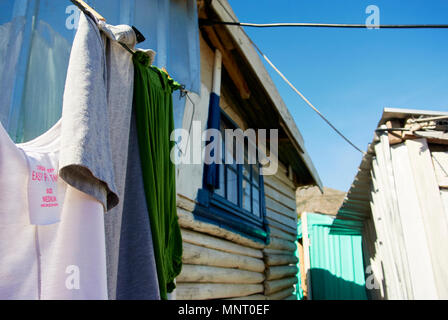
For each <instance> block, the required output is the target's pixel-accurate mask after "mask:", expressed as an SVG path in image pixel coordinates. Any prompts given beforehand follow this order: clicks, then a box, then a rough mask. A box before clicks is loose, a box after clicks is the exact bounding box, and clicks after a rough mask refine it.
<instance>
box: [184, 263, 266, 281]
mask: <svg viewBox="0 0 448 320" xmlns="http://www.w3.org/2000/svg"><path fill="white" fill-rule="evenodd" d="M264 279H265V276H264V275H263V273H260V272H253V271H246V270H238V269H231V268H221V267H213V266H202V265H191V264H184V265H183V266H182V272H181V273H180V275H179V276H178V277H177V278H176V283H180V282H193V283H197V282H205V283H239V284H243V283H248V284H250V283H262V282H263V281H264Z"/></svg>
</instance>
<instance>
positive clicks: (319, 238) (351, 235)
mask: <svg viewBox="0 0 448 320" xmlns="http://www.w3.org/2000/svg"><path fill="white" fill-rule="evenodd" d="M307 221H308V234H309V238H310V248H309V251H310V273H311V296H312V299H313V300H346V299H356V300H365V299H367V295H366V288H365V275H364V263H363V256H362V238H361V228H362V224H360V223H359V222H357V221H352V220H341V219H335V218H334V217H333V216H328V215H322V214H315V213H307ZM298 234H299V239H300V238H301V237H302V221H301V220H299V222H298ZM304 249H305V248H304ZM298 267H299V268H300V262H299V263H298ZM299 278H300V276H299ZM298 289H299V288H298ZM297 294H298V297H299V298H300V297H301V296H302V295H303V293H302V292H301V289H299V290H297Z"/></svg>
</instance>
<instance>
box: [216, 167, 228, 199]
mask: <svg viewBox="0 0 448 320" xmlns="http://www.w3.org/2000/svg"><path fill="white" fill-rule="evenodd" d="M218 168H219V189H216V190H215V193H216V194H219V195H220V196H221V197H225V196H226V194H225V180H224V165H218Z"/></svg>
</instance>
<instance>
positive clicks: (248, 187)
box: [195, 112, 269, 242]
mask: <svg viewBox="0 0 448 320" xmlns="http://www.w3.org/2000/svg"><path fill="white" fill-rule="evenodd" d="M236 128H237V125H236V124H235V123H234V122H233V121H232V120H231V119H230V118H229V117H228V116H227V115H226V114H225V113H224V112H221V128H220V129H221V134H222V142H223V143H222V152H221V156H222V160H223V161H222V164H218V171H219V187H218V188H212V187H209V188H203V189H200V190H199V193H198V201H199V205H198V206H197V207H196V209H195V215H196V216H198V217H200V218H202V219H204V220H207V221H208V222H211V223H214V224H218V225H219V226H221V227H224V228H227V229H230V230H232V231H236V232H238V233H240V234H243V235H245V236H248V237H250V238H253V239H255V240H262V241H263V242H267V241H268V238H269V237H268V234H269V229H268V226H267V224H266V214H265V211H266V210H265V202H264V201H265V200H264V185H263V176H262V175H260V164H259V163H258V162H257V163H256V164H249V163H248V162H249V161H248V151H247V149H248V148H246V146H247V145H248V143H249V142H248V139H247V137H245V142H244V144H245V148H244V164H236V163H235V161H234V163H226V161H224V160H225V159H226V156H227V157H229V156H230V155H235V150H232V152H231V153H230V152H228V151H230V150H228V145H229V144H228V143H226V140H225V137H226V135H225V133H224V130H226V129H236ZM232 145H233V146H235V145H236V144H235V141H234V143H233V144H232ZM227 159H228V158H227ZM227 162H228V161H227ZM208 172H209V171H205V173H204V174H207V173H208Z"/></svg>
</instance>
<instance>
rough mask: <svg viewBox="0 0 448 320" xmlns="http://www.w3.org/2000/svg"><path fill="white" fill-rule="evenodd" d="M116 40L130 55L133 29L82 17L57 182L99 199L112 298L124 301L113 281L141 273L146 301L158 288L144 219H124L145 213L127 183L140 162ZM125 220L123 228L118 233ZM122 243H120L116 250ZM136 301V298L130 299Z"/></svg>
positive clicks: (124, 64) (126, 69) (128, 70)
mask: <svg viewBox="0 0 448 320" xmlns="http://www.w3.org/2000/svg"><path fill="white" fill-rule="evenodd" d="M100 29H101V31H100ZM118 41H120V42H122V43H125V44H126V45H127V46H128V47H129V48H131V49H133V48H134V46H135V43H136V37H135V33H134V31H133V30H132V28H131V27H130V26H126V25H119V26H110V25H108V24H106V23H104V22H98V21H95V20H94V18H91V17H87V16H86V15H84V14H83V13H81V15H80V19H79V25H78V30H77V33H76V36H75V39H74V42H73V47H72V51H71V54H70V61H69V66H68V70H67V79H66V84H65V91H64V99H63V110H62V117H63V122H62V133H61V145H62V146H63V149H61V155H60V160H59V161H60V163H59V166H60V176H61V177H62V178H63V179H64V180H65V181H66V182H67V183H69V184H70V185H72V186H74V187H75V188H77V189H79V190H81V191H83V192H85V193H87V194H89V195H91V196H93V197H95V198H96V199H98V201H100V202H101V203H102V204H103V206H104V208H105V211H108V212H107V214H106V215H105V232H106V256H107V278H108V293H109V299H116V298H117V296H119V297H120V298H122V299H128V296H126V294H119V293H117V278H118V277H119V276H120V278H126V277H134V278H135V277H138V274H140V273H141V268H143V269H144V270H145V273H142V277H143V275H145V278H141V282H140V286H141V287H140V288H139V292H145V294H142V295H140V296H141V297H142V299H143V298H144V297H145V298H146V297H152V298H154V299H157V298H158V296H157V294H155V293H156V292H157V293H158V291H159V289H158V283H157V277H156V272H157V271H156V266H155V262H154V253H153V246H152V237H151V228H150V224H149V219H148V221H147V222H145V223H142V221H141V219H135V220H133V219H128V216H129V217H131V218H135V215H136V214H139V215H140V214H142V212H145V213H146V215H147V209H146V203H145V198H144V192H143V188H141V189H132V185H133V184H137V183H136V181H137V180H138V179H140V180H141V179H142V178H141V176H140V177H135V178H134V179H133V180H131V179H127V177H126V175H127V171H128V170H127V168H129V167H131V168H134V164H135V165H137V164H138V165H140V162H139V161H140V159H139V158H138V157H136V156H135V152H131V153H129V151H131V150H130V149H129V148H128V147H129V141H135V140H136V139H137V136H136V133H135V134H133V135H130V126H131V113H132V96H133V81H134V69H133V64H132V55H131V54H130V53H129V52H128V51H126V50H125V49H124V48H123V47H122V46H121V45H120V44H119V43H118ZM131 147H132V145H131ZM129 155H131V156H130V157H129ZM129 161H130V163H128V162H129ZM128 183H129V184H130V186H129V187H128V186H127V184H128ZM141 184H143V182H142V181H141ZM126 192H132V194H133V197H134V199H135V200H134V201H135V202H136V203H134V204H133V205H132V206H127V207H124V202H125V201H123V200H124V199H125V197H126V195H125V194H126ZM122 221H125V222H126V225H124V226H123V228H122ZM137 221H138V222H139V223H136V222H137ZM134 232H138V233H139V234H141V235H142V237H144V238H145V239H144V240H142V241H135V239H134V238H133V237H128V233H131V234H132V233H134ZM148 235H149V239H148ZM120 236H122V237H123V239H122V243H121V244H120ZM128 240H129V241H132V246H133V250H134V251H135V252H137V253H140V254H141V255H142V256H145V257H146V256H147V257H148V258H147V259H145V260H144V262H142V260H141V259H139V255H138V254H135V253H134V252H133V254H124V255H122V253H120V246H122V247H123V248H126V247H128V248H129V247H130V245H128V244H127V243H126V241H128ZM123 253H124V252H123ZM119 254H120V257H119ZM151 257H152V259H151ZM119 259H120V260H121V261H120V264H124V265H128V266H132V265H133V264H134V262H135V266H138V267H135V268H130V267H129V268H123V269H120V272H125V273H126V274H123V275H121V274H120V275H119V274H118V273H119V268H118V263H119ZM132 259H138V261H134V260H132ZM147 273H150V274H151V273H152V274H154V277H153V278H154V279H155V280H156V281H155V282H154V281H153V280H152V278H147ZM133 289H134V290H135V286H133ZM120 290H123V292H128V291H129V290H128V288H127V287H126V283H121V284H120ZM133 298H138V297H137V296H132V297H130V298H129V299H133Z"/></svg>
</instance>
